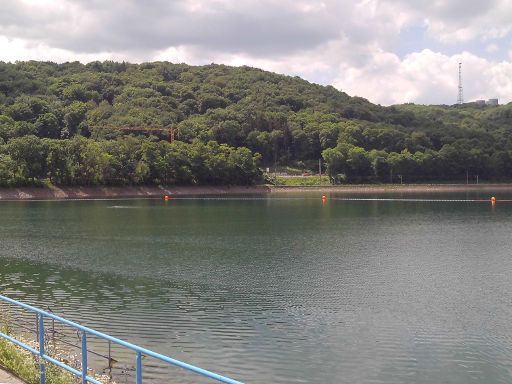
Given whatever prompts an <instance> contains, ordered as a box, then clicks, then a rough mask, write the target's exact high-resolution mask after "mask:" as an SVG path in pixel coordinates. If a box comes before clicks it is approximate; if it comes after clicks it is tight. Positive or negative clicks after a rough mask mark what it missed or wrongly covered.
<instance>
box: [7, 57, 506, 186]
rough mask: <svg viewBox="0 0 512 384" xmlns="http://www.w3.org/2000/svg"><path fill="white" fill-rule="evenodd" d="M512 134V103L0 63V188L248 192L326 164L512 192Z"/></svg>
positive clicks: (289, 81)
mask: <svg viewBox="0 0 512 384" xmlns="http://www.w3.org/2000/svg"><path fill="white" fill-rule="evenodd" d="M511 122H512V106H509V105H506V106H500V107H491V106H477V105H475V104H466V105H464V106H416V105H401V106H394V107H381V106H378V105H375V104H372V103H370V102H368V101H367V100H365V99H363V98H359V97H349V96H348V95H347V94H345V93H343V92H340V91H338V90H336V89H335V88H333V87H330V86H327V87H324V86H320V85H315V84H311V83H309V82H307V81H305V80H302V79H300V78H297V77H289V76H283V75H277V74H274V73H270V72H265V71H262V70H259V69H255V68H249V67H228V66H224V65H213V64H212V65H207V66H199V67H198V66H196V67H194V66H188V65H185V64H171V63H166V62H155V63H145V64H140V65H136V64H127V63H115V62H93V63H89V64H86V65H83V64H80V63H65V64H54V63H46V62H20V63H16V64H7V63H0V184H2V185H22V184H37V183H41V182H43V181H44V180H50V181H51V182H53V183H56V184H249V183H254V182H258V178H259V175H260V172H259V171H258V166H260V167H266V166H272V167H273V166H274V165H276V164H277V165H290V166H294V167H296V168H300V169H314V167H315V165H316V164H317V163H318V159H319V158H321V157H323V158H324V160H325V161H326V164H327V168H328V169H327V170H328V172H329V173H330V174H331V175H332V176H334V177H336V176H337V179H338V180H346V181H348V182H350V181H389V180H390V176H392V175H395V177H397V176H398V175H401V176H402V177H403V178H404V180H405V181H442V180H456V179H458V180H460V179H462V178H465V177H466V174H469V175H472V176H473V175H479V176H480V178H481V179H482V180H485V179H489V180H490V179H496V180H505V179H509V178H511V177H512V142H511V139H510V137H511V136H510V131H511V130H512V125H511ZM171 127H173V128H176V133H175V138H176V141H175V142H174V143H173V144H169V143H168V139H169V132H168V129H169V128H171ZM151 128H152V129H151ZM144 129H146V130H144ZM159 129H160V130H159ZM246 148H248V149H246Z"/></svg>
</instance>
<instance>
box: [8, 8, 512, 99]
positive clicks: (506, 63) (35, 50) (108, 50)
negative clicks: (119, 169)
mask: <svg viewBox="0 0 512 384" xmlns="http://www.w3.org/2000/svg"><path fill="white" fill-rule="evenodd" d="M511 38H512V1H510V0H486V1H482V0H380V1H379V0H325V1H320V0H318V1H313V0H113V1H105V0H0V60H3V61H11V62H14V61H16V60H30V59H35V60H50V61H56V62H63V61H73V60H79V61H81V62H84V63H85V62H89V61H93V60H107V59H108V60H110V59H112V60H125V61H130V62H143V61H152V60H168V61H171V62H185V63H188V64H208V63H211V62H215V63H224V64H229V65H251V66H255V67H260V68H264V69H267V70H271V71H275V72H279V73H285V74H290V75H298V76H301V77H304V78H305V79H307V80H309V81H312V82H316V83H320V84H332V85H334V86H335V87H336V88H338V89H341V90H343V91H345V92H347V93H348V94H350V95H358V96H363V97H365V98H367V99H369V100H370V101H372V102H375V103H380V104H384V105H389V104H395V103H404V102H415V103H425V104H454V103H455V101H456V99H457V81H458V62H459V61H461V62H462V63H463V85H464V98H465V100H466V101H471V100H475V99H488V98H494V97H498V98H500V102H509V101H512V40H511Z"/></svg>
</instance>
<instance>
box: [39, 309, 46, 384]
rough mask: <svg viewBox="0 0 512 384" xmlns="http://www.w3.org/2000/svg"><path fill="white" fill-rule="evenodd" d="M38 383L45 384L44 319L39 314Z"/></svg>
mask: <svg viewBox="0 0 512 384" xmlns="http://www.w3.org/2000/svg"><path fill="white" fill-rule="evenodd" d="M38 317H39V383H40V384H46V364H45V361H44V317H43V315H42V314H39V316H38Z"/></svg>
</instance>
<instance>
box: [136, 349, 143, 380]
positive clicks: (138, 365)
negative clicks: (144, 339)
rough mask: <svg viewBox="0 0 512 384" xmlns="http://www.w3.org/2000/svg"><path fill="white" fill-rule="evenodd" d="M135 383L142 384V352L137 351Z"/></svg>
mask: <svg viewBox="0 0 512 384" xmlns="http://www.w3.org/2000/svg"><path fill="white" fill-rule="evenodd" d="M135 384H142V353H140V351H137V356H136V357H135Z"/></svg>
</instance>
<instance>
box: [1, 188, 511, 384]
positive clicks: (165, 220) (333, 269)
mask: <svg viewBox="0 0 512 384" xmlns="http://www.w3.org/2000/svg"><path fill="white" fill-rule="evenodd" d="M337 197H341V196H337ZM365 197H368V196H365ZM381 197H391V196H390V195H386V196H381ZM399 197H403V198H407V197H414V198H417V197H426V198H435V199H455V198H474V197H477V198H480V197H481V198H485V199H487V198H488V197H489V196H488V195H487V194H482V195H481V196H475V195H463V196H461V195H454V194H452V195H446V194H443V195H440V194H438V195H424V196H419V195H411V196H407V195H401V196H399ZM498 197H499V198H500V197H504V196H498ZM333 198H336V195H335V194H331V195H329V200H328V201H327V203H326V204H325V205H324V204H322V201H321V199H320V195H319V194H303V195H300V194H291V195H284V194H276V195H270V196H268V197H265V196H263V197H261V196H260V197H258V196H256V198H255V199H245V198H240V197H234V199H226V198H221V199H183V200H181V199H180V200H172V201H169V202H163V201H160V200H110V201H53V202H0V214H1V220H0V262H1V268H0V290H1V292H2V293H4V294H7V295H9V296H11V297H13V298H17V299H22V300H25V301H27V302H30V303H34V304H37V305H40V306H42V307H45V308H46V306H50V307H51V309H52V310H53V311H54V312H55V313H57V314H61V315H64V316H67V317H69V318H71V319H74V320H78V321H80V322H81V323H83V324H84V325H87V326H91V327H93V328H96V329H98V330H102V331H105V332H107V333H110V334H113V335H115V336H117V337H120V338H123V339H126V340H128V341H131V342H134V343H136V344H139V345H142V346H144V347H148V348H150V349H154V350H156V351H158V352H161V353H164V354H167V355H170V356H172V357H175V358H178V359H181V360H184V361H186V362H189V363H192V364H196V365H198V366H201V367H203V368H206V369H211V370H214V371H216V372H218V373H221V374H225V375H228V376H231V377H233V378H236V379H239V380H241V381H245V382H247V383H270V382H271V383H484V382H485V383H510V382H511V381H512V316H511V315H512V203H499V202H498V204H497V205H496V206H495V207H492V206H491V204H490V203H487V202H485V203H478V202H421V201H416V202H399V201H343V200H335V199H333ZM130 358H131V357H130ZM125 368H127V367H125ZM145 372H146V373H147V374H148V375H149V376H150V377H153V378H154V380H153V382H155V383H167V382H169V381H170V378H173V380H177V382H180V379H181V380H182V382H197V381H196V380H194V379H191V378H190V377H188V376H186V375H182V374H181V371H180V370H179V369H168V370H164V369H161V368H159V367H158V366H156V365H154V364H153V363H151V362H150V361H147V362H146V361H145ZM166 375H170V376H166ZM149 376H148V377H149ZM126 380H128V379H126ZM130 380H131V379H130ZM119 382H120V383H124V382H125V381H122V380H120V381H119ZM127 382H130V381H127Z"/></svg>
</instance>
